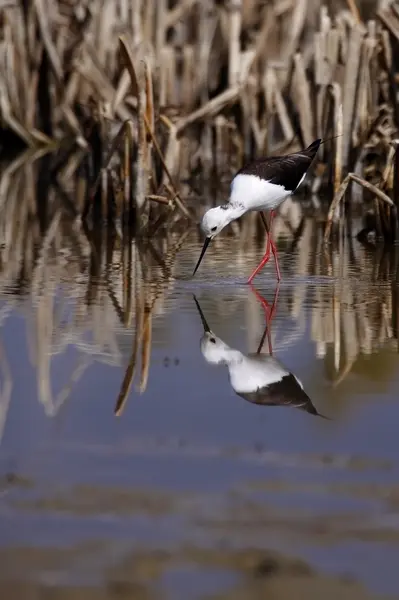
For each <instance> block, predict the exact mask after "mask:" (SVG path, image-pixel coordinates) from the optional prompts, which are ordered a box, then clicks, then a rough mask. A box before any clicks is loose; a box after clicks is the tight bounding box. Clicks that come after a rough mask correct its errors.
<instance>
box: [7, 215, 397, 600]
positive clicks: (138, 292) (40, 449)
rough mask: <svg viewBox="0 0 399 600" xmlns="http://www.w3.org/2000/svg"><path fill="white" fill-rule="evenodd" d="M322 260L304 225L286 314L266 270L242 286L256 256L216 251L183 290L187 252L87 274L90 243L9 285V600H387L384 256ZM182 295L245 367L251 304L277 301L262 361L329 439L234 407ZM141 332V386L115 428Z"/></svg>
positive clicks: (236, 402)
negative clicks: (295, 599)
mask: <svg viewBox="0 0 399 600" xmlns="http://www.w3.org/2000/svg"><path fill="white" fill-rule="evenodd" d="M278 226H279V222H278V221H277V227H278ZM280 227H281V229H282V230H283V225H282V224H281V223H280ZM282 233H284V231H282ZM285 233H286V234H287V232H286V231H285ZM172 237H173V236H172ZM320 239H321V237H320V234H319V233H318V230H317V227H316V224H315V223H314V222H312V221H310V222H306V224H305V228H304V232H303V234H302V236H301V238H300V240H299V242H298V243H297V245H296V246H295V247H293V246H292V236H290V235H285V237H284V236H283V237H282V238H281V239H280V241H279V245H280V247H281V253H280V255H281V262H280V266H281V268H282V274H283V280H282V282H281V284H280V286H279V288H278V290H277V291H278V294H277V297H276V289H277V287H276V281H275V277H274V268H273V265H272V262H271V263H270V264H269V265H268V266H267V267H266V269H265V270H264V271H263V272H262V274H260V275H259V277H258V278H257V279H256V280H255V281H254V287H253V288H251V287H250V286H247V285H246V284H245V281H246V278H247V277H248V275H249V273H250V272H251V270H252V269H253V267H254V266H255V265H256V263H257V261H258V260H260V257H261V254H262V245H257V244H254V243H251V242H250V241H248V240H247V241H245V243H243V242H242V240H240V239H236V238H235V237H234V236H231V235H228V234H227V235H225V236H222V237H221V238H220V239H219V240H217V242H216V241H215V243H214V244H213V246H211V247H210V249H209V251H208V253H207V254H206V256H205V259H204V261H203V263H202V265H201V267H200V270H199V271H198V273H197V276H196V278H195V279H192V278H191V272H192V269H193V266H194V264H195V262H196V258H197V256H198V253H199V251H200V248H201V245H202V240H201V239H200V237H199V236H198V234H197V233H195V232H191V233H190V234H189V235H188V237H187V238H186V239H185V241H184V243H182V245H181V248H180V249H179V251H178V252H176V253H175V254H174V253H173V252H171V253H169V247H167V248H166V246H165V245H164V244H163V245H162V243H161V242H154V244H153V246H154V248H152V249H149V248H148V247H145V248H144V247H143V246H142V245H141V244H136V243H135V242H134V241H133V242H132V244H131V246H130V248H131V250H130V251H129V250H126V249H124V250H123V246H122V247H121V246H120V245H118V244H116V245H113V246H112V251H111V252H107V244H106V242H104V244H103V245H102V246H101V250H100V256H102V259H101V260H97V262H95V261H94V260H93V256H92V254H91V251H90V246H89V245H88V244H87V246H86V245H85V243H84V242H82V244H83V250H84V251H83V252H80V253H79V254H78V253H77V252H76V251H75V250H74V244H73V243H72V242H70V241H66V240H61V241H60V242H59V244H58V247H57V249H55V248H53V249H52V250H51V251H49V252H48V253H47V254H46V255H45V256H44V257H43V256H42V257H41V262H40V261H39V262H38V263H37V265H36V268H35V269H34V270H33V272H32V273H31V274H30V275H29V277H28V278H27V283H26V284H25V285H24V286H21V285H17V284H16V279H15V278H13V277H12V276H7V277H6V276H5V277H4V279H3V285H2V296H1V305H0V319H1V334H0V339H1V346H0V367H1V394H2V395H1V413H0V414H1V420H0V424H2V429H1V433H2V439H1V458H0V469H1V473H0V475H1V489H0V494H1V496H0V522H1V525H0V527H1V531H2V536H1V549H0V553H1V555H2V557H3V558H2V560H1V561H0V580H1V582H2V583H1V586H3V587H4V590H7V589H8V588H7V587H6V586H7V585H13V586H14V588H12V589H14V590H17V591H18V590H19V589H20V588H19V587H18V586H22V588H21V592H20V593H21V597H24V594H25V593H26V588H25V587H23V586H27V585H39V586H44V587H48V586H50V587H52V589H53V590H60V589H61V588H65V589H69V591H70V596H71V597H72V596H73V595H74V594H75V595H76V597H78V595H79V592H78V590H79V589H81V588H80V587H79V586H83V587H84V589H86V592H85V594H88V593H89V592H88V591H87V590H89V589H96V588H95V586H100V588H98V589H100V590H101V594H103V595H104V597H113V595H115V596H116V595H118V594H122V596H123V595H124V597H126V598H128V597H135V598H183V597H184V598H211V597H212V598H214V597H216V596H215V594H217V597H220V598H239V597H246V598H250V597H255V595H256V594H257V593H259V592H260V590H261V591H262V593H265V594H266V593H271V590H272V589H274V588H273V586H274V585H275V586H277V587H276V590H277V591H276V594H277V592H278V597H287V598H289V597H291V596H290V594H291V593H292V588H291V587H290V585H291V584H292V585H293V586H294V587H295V589H297V586H298V585H302V586H303V590H304V593H306V594H308V595H310V597H315V598H317V597H320V596H319V594H321V595H322V596H323V597H328V596H327V595H326V594H328V593H331V594H335V597H337V596H339V597H348V598H356V597H359V598H360V597H362V598H366V597H369V596H368V594H370V597H377V596H378V594H391V595H394V594H395V593H396V592H397V590H398V589H399V576H398V572H397V568H396V565H397V561H398V558H399V486H398V483H397V482H398V476H399V461H398V457H399V436H398V435H397V424H398V422H399V361H398V356H399V355H398V340H397V338H396V323H397V297H396V296H397V292H396V279H395V277H393V275H392V273H393V272H394V271H395V268H396V267H395V263H394V261H395V257H392V256H388V257H387V256H381V255H379V254H377V253H375V252H371V251H369V250H366V249H364V248H363V247H362V246H360V244H358V243H357V242H355V241H353V242H349V241H346V242H345V244H344V245H343V246H341V248H337V249H336V250H332V249H331V248H330V249H329V250H328V251H327V252H325V251H323V248H322V246H321V242H320ZM174 243H176V244H177V245H178V244H179V236H178V235H176V236H174V237H173V239H172V241H171V246H173V244H174ZM121 248H122V249H121ZM154 250H155V252H154ZM159 255H160V256H163V257H164V258H165V265H164V266H163V267H162V266H160V264H159V261H157V260H156V257H157V256H159ZM97 258H98V255H97ZM143 277H144V279H143ZM193 294H195V297H196V298H197V300H198V303H199V305H200V307H201V309H202V311H203V313H204V315H205V317H206V320H207V322H208V324H209V327H210V328H211V329H212V331H213V332H214V334H215V335H216V336H218V338H220V339H221V340H223V342H224V343H225V344H227V345H228V346H230V347H231V348H234V349H237V350H239V351H241V352H243V353H251V352H256V350H257V348H258V345H259V342H260V340H261V338H262V335H263V333H264V329H265V325H266V321H265V311H264V306H263V305H262V301H263V302H264V301H265V300H266V301H267V302H268V303H269V306H272V304H273V300H274V299H275V315H274V319H273V321H272V323H271V325H270V334H271V344H272V351H273V354H274V356H276V357H277V358H278V359H279V360H280V361H282V363H283V364H284V365H285V366H286V367H287V369H289V370H290V371H292V372H293V373H294V374H295V376H296V377H297V378H298V379H299V380H300V381H301V382H302V384H303V387H304V389H305V391H306V392H307V394H308V395H309V397H310V398H311V400H312V402H313V404H314V406H315V407H316V409H317V410H318V411H319V412H320V413H322V414H323V415H326V416H328V417H330V420H326V419H322V418H320V417H317V416H313V415H310V414H308V413H306V412H305V411H302V410H299V409H295V408H291V407H279V406H277V407H268V406H257V405H254V404H251V403H249V402H247V401H245V399H243V398H242V397H240V396H238V395H237V394H236V393H235V392H234V390H233V389H232V387H231V385H230V381H229V375H228V370H227V368H226V367H225V366H223V365H218V366H215V365H211V364H209V363H207V361H206V360H205V358H204V356H203V354H202V353H201V347H200V341H201V338H202V336H203V334H204V331H203V326H202V322H201V319H200V316H199V313H198V310H197V307H196V304H195V301H194V298H193ZM137 331H139V334H140V335H139V337H140V339H139V340H138V341H136V360H135V361H133V362H135V363H136V364H135V368H134V379H133V383H132V385H131V388H130V391H129V393H128V394H127V397H126V399H125V402H124V403H123V407H122V408H123V410H122V411H121V414H120V416H115V414H114V410H115V405H116V402H117V398H118V395H119V393H120V390H121V386H122V381H123V380H124V377H125V374H126V369H127V367H128V364H129V361H130V364H131V365H132V353H133V354H134V345H135V335H136V334H137ZM262 352H264V353H267V352H268V344H267V340H266V341H265V344H264V346H263V349H262ZM140 387H141V391H140ZM273 551H278V552H279V553H280V554H278V555H275V554H270V553H272V552H273ZM276 556H280V557H281V558H278V559H277V558H276ZM284 557H287V558H284ZM276 561H277V562H276ZM279 561H280V562H279ZM301 561H302V562H301ZM265 565H266V566H265ZM276 573H277V574H278V576H277V575H276ZM271 575H272V576H271ZM279 578H280V579H279ZM86 586H88V587H86ZM91 586H94V587H93V588H92V587H91ZM262 586H263V587H262ZM267 586H269V587H267ZM270 586H272V587H270ZM279 586H280V587H279ZM65 589H64V591H65ZM98 593H100V592H98ZM345 594H346V595H345ZM372 594H374V595H373V596H371V595H372ZM85 597H86V596H85ZM378 597H380V596H378Z"/></svg>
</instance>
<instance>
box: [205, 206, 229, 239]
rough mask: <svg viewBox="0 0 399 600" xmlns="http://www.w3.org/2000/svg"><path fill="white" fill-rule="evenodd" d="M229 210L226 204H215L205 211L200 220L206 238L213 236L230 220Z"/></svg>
mask: <svg viewBox="0 0 399 600" xmlns="http://www.w3.org/2000/svg"><path fill="white" fill-rule="evenodd" d="M230 213H231V211H230V210H229V207H228V206H227V207H226V208H225V207H222V206H216V208H210V209H209V210H207V211H206V213H205V214H204V216H203V217H202V221H201V229H202V231H203V233H204V234H205V235H206V237H207V238H210V239H212V238H214V237H215V235H217V234H218V233H220V232H221V231H222V229H223V228H224V227H226V225H228V224H229V223H230V222H231V221H232V215H231V214H230Z"/></svg>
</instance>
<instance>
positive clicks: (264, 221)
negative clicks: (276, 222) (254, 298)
mask: <svg viewBox="0 0 399 600" xmlns="http://www.w3.org/2000/svg"><path fill="white" fill-rule="evenodd" d="M271 214H273V213H271ZM260 216H261V219H262V222H263V225H264V226H265V229H266V234H267V242H266V250H265V254H264V256H263V258H262V260H261V261H260V263H259V265H258V266H257V267H256V269H255V271H253V273H252V274H251V275H250V277H249V279H248V281H247V283H252V280H253V279H254V277H256V275H257V274H258V273H259V271H261V270H262V269H263V267H264V266H265V264H266V263H267V261H268V260H269V258H270V249H271V237H270V229H269V226H268V225H267V221H266V218H265V215H264V214H263V212H261V213H260ZM271 219H272V217H270V223H271Z"/></svg>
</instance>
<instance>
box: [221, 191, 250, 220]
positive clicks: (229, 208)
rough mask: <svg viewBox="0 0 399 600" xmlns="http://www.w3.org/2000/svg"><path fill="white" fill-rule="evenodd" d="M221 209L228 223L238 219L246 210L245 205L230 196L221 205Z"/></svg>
mask: <svg viewBox="0 0 399 600" xmlns="http://www.w3.org/2000/svg"><path fill="white" fill-rule="evenodd" d="M223 210H225V211H226V218H228V220H229V223H231V221H235V220H236V219H239V218H240V217H242V215H244V214H245V213H246V212H247V209H246V208H245V206H243V205H242V203H241V202H236V201H235V200H234V198H232V197H230V200H229V202H228V203H227V204H225V205H224V206H223Z"/></svg>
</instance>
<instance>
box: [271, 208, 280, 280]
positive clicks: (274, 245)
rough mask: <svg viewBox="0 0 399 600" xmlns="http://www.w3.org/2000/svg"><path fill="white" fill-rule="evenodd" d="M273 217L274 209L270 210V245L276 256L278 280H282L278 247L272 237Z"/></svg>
mask: <svg viewBox="0 0 399 600" xmlns="http://www.w3.org/2000/svg"><path fill="white" fill-rule="evenodd" d="M273 217H274V211H273V210H272V211H271V212H270V223H269V229H270V235H269V237H270V247H271V250H272V254H273V257H274V264H275V266H276V275H277V281H280V280H281V273H280V267H279V264H278V258H277V248H276V244H275V243H274V241H273V238H272V222H273Z"/></svg>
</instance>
